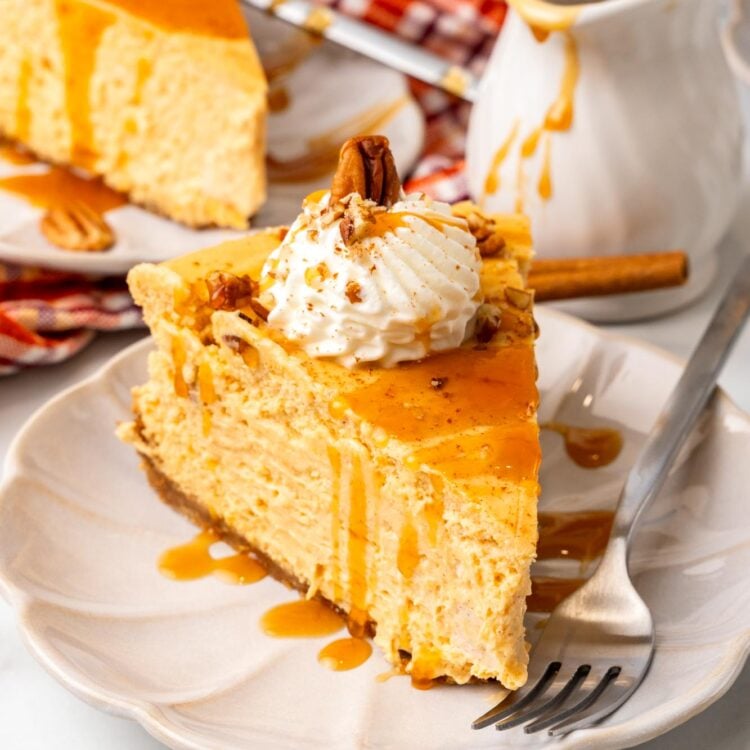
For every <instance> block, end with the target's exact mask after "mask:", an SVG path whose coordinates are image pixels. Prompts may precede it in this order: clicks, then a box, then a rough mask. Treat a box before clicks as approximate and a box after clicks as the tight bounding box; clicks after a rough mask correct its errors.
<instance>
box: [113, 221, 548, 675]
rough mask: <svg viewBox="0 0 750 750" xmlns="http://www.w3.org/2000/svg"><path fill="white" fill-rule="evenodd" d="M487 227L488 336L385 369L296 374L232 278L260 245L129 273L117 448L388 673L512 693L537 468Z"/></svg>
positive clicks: (326, 365)
mask: <svg viewBox="0 0 750 750" xmlns="http://www.w3.org/2000/svg"><path fill="white" fill-rule="evenodd" d="M493 228H494V231H504V232H505V234H506V236H507V242H506V243H505V246H504V248H503V249H502V251H501V252H498V253H497V254H496V255H495V256H494V257H492V258H488V259H486V261H485V264H484V272H483V285H484V286H485V293H486V294H487V296H488V297H489V299H490V301H492V302H494V303H496V305H497V309H498V311H499V315H498V319H497V330H496V331H493V332H492V333H494V336H492V339H491V341H487V342H486V343H478V342H476V341H473V342H469V343H468V344H467V345H465V346H464V347H462V348H460V349H456V350H453V351H450V352H447V353H444V354H438V355H433V356H431V357H428V358H427V359H426V360H423V361H422V362H419V363H411V364H408V365H403V366H400V367H398V368H395V369H391V370H386V369H382V368H380V369H378V368H371V369H367V368H365V369H362V370H355V371H351V370H347V369H346V368H343V367H341V366H339V365H337V364H334V363H330V362H326V361H323V360H320V359H312V358H310V357H308V356H306V355H305V354H304V353H302V352H301V351H300V350H298V349H296V348H295V347H293V346H291V345H290V344H289V343H288V342H285V341H284V340H282V339H280V338H279V337H278V334H275V333H274V332H273V331H272V330H271V329H269V328H268V327H266V326H265V324H264V322H263V320H262V317H259V315H258V312H259V311H258V309H257V307H256V306H254V305H253V304H249V303H248V299H247V297H246V296H245V297H244V298H243V291H242V282H241V279H242V277H243V276H244V275H245V274H248V275H250V276H252V277H254V278H258V276H259V271H260V268H261V267H262V265H263V262H264V260H265V258H266V257H267V255H268V254H269V253H270V252H271V250H273V249H274V248H275V247H276V245H277V244H278V243H279V241H280V237H281V234H280V233H279V231H277V230H269V231H267V232H264V233H260V234H257V235H255V236H253V237H248V238H246V239H243V240H239V241H236V242H234V243H229V244H226V245H222V246H220V247H217V248H213V249H209V250H205V251H201V252H199V253H195V254H192V255H188V256H185V257H183V258H179V259H177V260H174V261H170V262H169V263H165V264H162V265H158V266H154V265H141V266H138V267H136V268H135V269H133V271H131V274H130V277H129V281H130V285H131V289H132V291H133V294H134V296H135V299H136V300H137V301H138V302H139V304H141V305H142V306H143V309H144V313H145V316H146V320H147V322H148V324H149V326H150V328H151V331H152V333H153V335H154V339H155V342H156V345H157V349H156V351H154V353H153V354H152V355H151V357H150V362H149V371H150V377H149V380H148V382H147V383H145V384H144V385H143V386H140V387H138V388H136V389H135V391H134V411H135V415H136V418H135V421H134V422H133V423H130V424H127V425H123V426H122V427H121V428H120V435H121V437H123V438H124V439H125V440H127V441H128V442H130V443H132V444H133V445H134V446H135V447H136V449H137V450H138V451H139V452H140V453H141V455H142V456H143V458H144V465H145V468H146V469H147V473H148V475H149V478H150V480H151V482H152V484H153V485H154V487H155V488H156V489H157V490H158V491H159V493H160V495H161V496H162V498H163V499H164V500H166V501H167V502H169V503H170V504H172V505H173V506H174V507H176V508H177V509H178V510H180V511H182V512H183V513H185V514H186V515H187V516H188V517H190V518H191V519H192V520H194V521H195V522H196V523H198V524H200V525H204V526H212V527H214V528H216V529H218V530H219V531H220V532H221V533H222V534H224V535H225V537H226V538H227V539H228V540H229V541H230V542H231V543H233V544H235V545H236V546H239V547H243V546H244V547H248V548H250V549H252V550H254V551H255V552H257V553H259V555H260V556H261V557H262V558H264V559H265V560H266V561H268V562H270V563H271V564H272V570H273V571H275V572H276V573H277V574H279V575H280V576H281V577H282V578H285V579H286V580H287V581H289V582H291V583H292V584H293V585H295V586H297V587H298V588H300V589H301V590H303V591H306V592H307V595H308V596H313V595H316V596H320V597H322V598H324V599H326V600H328V601H329V602H331V603H333V604H334V605H335V606H336V607H338V608H339V609H341V610H342V611H343V612H344V613H346V615H347V616H348V618H349V622H350V627H351V628H352V629H353V630H354V631H355V632H361V631H362V630H365V629H367V628H368V627H369V628H371V629H374V630H375V642H376V643H377V644H378V645H379V646H380V647H381V648H382V650H383V652H384V653H385V655H386V657H387V658H388V659H389V660H390V661H391V662H392V663H394V664H401V661H402V659H403V658H404V657H406V658H408V659H409V661H408V664H407V666H406V669H407V671H409V672H410V673H411V674H412V675H413V676H414V677H416V678H419V679H425V678H435V677H448V678H450V679H452V680H454V681H455V682H458V683H464V682H466V681H468V680H470V679H472V678H480V679H489V678H495V679H498V680H500V681H501V682H502V683H503V684H504V685H506V686H507V687H509V688H517V687H519V686H520V685H521V684H523V682H524V681H525V679H526V665H527V651H526V643H525V638H524V629H523V616H524V612H525V598H526V596H527V595H528V594H529V592H530V579H529V569H530V566H531V563H532V561H533V559H534V556H535V549H536V541H537V522H536V499H537V495H538V484H537V469H538V464H539V457H540V454H539V442H538V428H537V424H536V406H537V392H536V387H535V379H536V372H535V366H534V356H533V340H534V323H533V318H532V310H531V304H530V303H531V295H530V294H528V293H525V292H524V291H523V289H522V287H523V279H522V277H521V275H520V274H519V271H518V266H517V259H521V260H522V261H523V260H524V259H526V258H527V257H528V255H529V252H530V247H529V245H530V243H529V237H528V226H527V224H526V222H525V221H524V220H523V219H519V218H511V219H508V220H503V221H502V222H501V224H495V225H494V226H493ZM219 273H221V274H225V275H224V276H220V275H218V274H219ZM206 279H212V281H211V283H210V284H209V285H207V284H206ZM222 279H223V280H224V282H221V280H222ZM238 279H239V281H237V280H238ZM217 280H219V283H227V284H231V283H235V284H238V286H236V287H235V288H234V290H232V289H231V287H230V286H228V287H227V288H226V289H225V290H221V289H220V290H219V294H218V297H217V296H214V299H221V300H225V301H229V303H228V304H226V305H224V304H220V305H219V307H225V308H226V309H212V306H211V305H210V304H209V292H211V291H213V292H216V291H217V286H216V283H217ZM232 280H235V281H234V282H232ZM225 292H226V293H225ZM232 300H234V302H232ZM237 306H239V309H233V308H236V307H237ZM214 307H215V305H214ZM260 312H261V313H262V310H261V311H260Z"/></svg>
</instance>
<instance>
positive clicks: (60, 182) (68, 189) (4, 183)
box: [0, 167, 127, 214]
mask: <svg viewBox="0 0 750 750" xmlns="http://www.w3.org/2000/svg"><path fill="white" fill-rule="evenodd" d="M0 190H5V191H7V192H9V193H14V194H16V195H18V196H19V197H21V198H23V199H24V200H26V201H27V202H28V203H30V204H31V205H32V206H38V207H39V208H52V207H53V206H60V205H69V204H70V203H72V202H74V201H77V202H80V203H85V204H86V205H87V206H89V207H90V208H92V209H93V210H94V211H96V212H97V213H100V214H103V213H105V212H106V211H110V210H112V209H114V208H117V207H119V206H123V205H125V204H126V203H127V199H126V198H125V196H124V195H122V193H118V192H117V191H115V190H112V189H111V188H109V187H107V186H106V185H105V184H104V183H103V182H102V180H101V179H100V178H99V177H89V176H84V175H80V174H77V173H76V172H73V171H71V170H68V169H63V168H61V167H51V168H50V169H49V170H48V171H46V172H42V173H35V174H20V175H14V176H12V177H4V178H2V179H0Z"/></svg>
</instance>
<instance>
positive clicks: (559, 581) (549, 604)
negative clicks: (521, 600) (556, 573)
mask: <svg viewBox="0 0 750 750" xmlns="http://www.w3.org/2000/svg"><path fill="white" fill-rule="evenodd" d="M584 583H586V579H585V578H552V577H547V576H533V577H532V579H531V595H530V596H529V597H527V599H526V608H527V609H528V611H529V612H552V610H553V609H554V608H555V607H556V606H557V605H558V604H559V603H560V602H561V601H562V600H563V599H565V598H566V597H567V596H570V594H572V593H573V592H574V591H577V590H578V589H579V588H581V586H583V584H584Z"/></svg>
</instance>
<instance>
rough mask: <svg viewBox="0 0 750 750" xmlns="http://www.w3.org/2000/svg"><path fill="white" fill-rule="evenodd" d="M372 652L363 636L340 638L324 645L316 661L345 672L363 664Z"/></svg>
mask: <svg viewBox="0 0 750 750" xmlns="http://www.w3.org/2000/svg"><path fill="white" fill-rule="evenodd" d="M371 654H372V646H371V645H370V643H369V641H366V640H364V639H363V638H340V639H339V640H337V641H333V642H331V643H329V644H328V645H327V646H324V647H323V648H322V649H321V650H320V653H318V661H319V662H320V663H321V664H322V665H323V666H324V667H328V669H331V670H333V671H334V672H345V671H347V670H349V669H355V668H356V667H359V666H361V665H362V664H364V663H365V662H366V661H367V660H368V659H369V658H370V655H371Z"/></svg>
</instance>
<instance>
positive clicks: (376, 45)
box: [242, 0, 479, 102]
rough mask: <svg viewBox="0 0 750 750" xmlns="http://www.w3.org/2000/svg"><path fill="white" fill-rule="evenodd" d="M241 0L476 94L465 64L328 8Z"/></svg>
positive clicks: (466, 95)
mask: <svg viewBox="0 0 750 750" xmlns="http://www.w3.org/2000/svg"><path fill="white" fill-rule="evenodd" d="M242 2H243V3H244V4H245V5H248V6H250V7H251V8H256V9H257V10H262V11H264V12H266V13H268V14H269V15H271V16H274V17H275V18H279V19H281V20H282V21H286V22H287V23H289V24H291V25H292V26H296V27H297V28H300V29H304V30H305V31H308V32H310V33H311V34H317V35H318V36H321V37H323V38H324V39H329V40H330V41H332V42H335V43H336V44H338V45H340V46H342V47H346V48H347V49H350V50H353V51H354V52H358V53H359V54H361V55H364V56H365V57H369V58H370V59H371V60H377V61H378V62H380V63H383V65H387V66H388V67H390V68H393V69H394V70H398V71H399V72H400V73H404V74H406V75H409V76H413V77H414V78H417V79H419V80H420V81H424V82H425V83H429V84H431V85H432V86H437V87H438V88H441V89H443V90H444V91H447V92H448V93H450V94H454V95H455V96H458V97H460V98H461V99H465V100H466V101H469V102H473V101H475V100H476V98H477V90H478V88H479V79H478V78H477V77H476V76H475V75H474V74H473V73H471V72H470V71H469V70H467V69H466V68H464V67H462V66H460V65H454V64H453V63H450V62H448V61H447V60H444V59H443V58H442V57H440V56H439V55H435V54H433V53H431V52H427V51H426V50H424V49H421V48H420V47H417V46H416V45H413V44H409V43H408V42H405V41H402V40H401V39H399V38H398V37H397V36H395V35H394V34H388V33H386V32H385V31H380V30H379V29H377V28H375V27H374V26H372V25H370V24H367V23H364V22H362V21H357V20H356V19H353V18H349V17H348V16H345V15H343V14H341V13H337V12H336V11H335V10H332V9H331V8H327V7H324V6H321V5H316V4H315V3H312V2H308V1H307V0H242Z"/></svg>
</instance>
